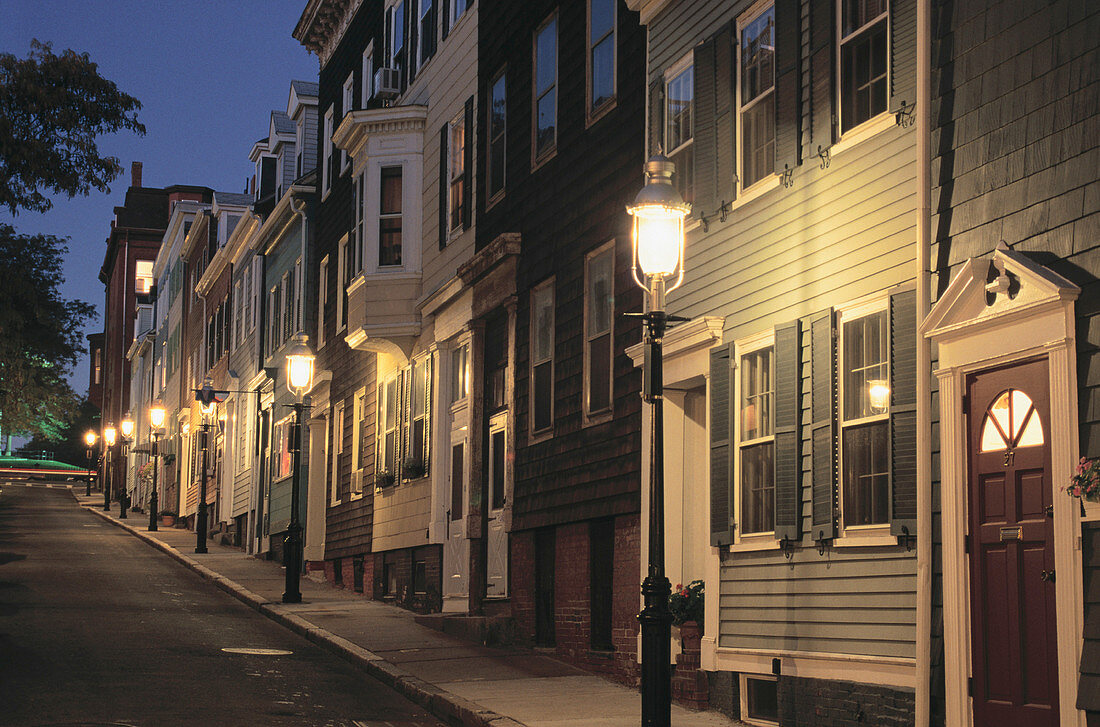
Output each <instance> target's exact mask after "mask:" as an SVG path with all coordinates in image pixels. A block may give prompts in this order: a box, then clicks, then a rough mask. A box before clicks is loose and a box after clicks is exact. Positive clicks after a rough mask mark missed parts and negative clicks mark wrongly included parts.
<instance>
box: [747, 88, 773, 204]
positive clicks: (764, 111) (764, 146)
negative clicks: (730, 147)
mask: <svg viewBox="0 0 1100 727" xmlns="http://www.w3.org/2000/svg"><path fill="white" fill-rule="evenodd" d="M744 120H745V128H744V131H743V132H742V136H741V142H742V145H743V148H742V150H741V158H742V159H743V160H744V180H743V181H742V186H744V187H751V186H752V185H754V184H756V183H757V182H759V181H760V180H761V179H763V178H764V177H767V176H769V175H770V174H771V173H772V172H773V171H774V169H775V104H774V103H772V94H771V92H770V91H769V93H768V95H767V96H765V97H763V98H761V99H760V100H759V101H758V102H757V103H756V104H755V105H754V106H753V107H752V108H751V109H749V110H748V111H746V112H745V114H744Z"/></svg>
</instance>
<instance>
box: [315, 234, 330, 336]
mask: <svg viewBox="0 0 1100 727" xmlns="http://www.w3.org/2000/svg"><path fill="white" fill-rule="evenodd" d="M326 305H328V255H325V256H324V257H323V258H321V263H320V265H318V266H317V350H318V351H320V350H321V349H322V348H324V347H325V306H326Z"/></svg>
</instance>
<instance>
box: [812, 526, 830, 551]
mask: <svg viewBox="0 0 1100 727" xmlns="http://www.w3.org/2000/svg"><path fill="white" fill-rule="evenodd" d="M827 540H828V538H826V537H825V531H824V530H819V531H818V532H817V540H816V541H815V542H816V543H817V554H818V555H825V541H827Z"/></svg>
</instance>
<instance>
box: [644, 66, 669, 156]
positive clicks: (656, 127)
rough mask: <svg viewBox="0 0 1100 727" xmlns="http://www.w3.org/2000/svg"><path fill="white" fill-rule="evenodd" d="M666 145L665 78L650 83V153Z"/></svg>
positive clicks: (654, 152) (650, 154)
mask: <svg viewBox="0 0 1100 727" xmlns="http://www.w3.org/2000/svg"><path fill="white" fill-rule="evenodd" d="M664 146H665V79H664V78H663V77H661V78H658V79H657V80H656V81H654V82H653V83H651V84H649V154H648V155H647V156H653V155H654V154H656V153H657V150H658V149H662V150H663V149H664Z"/></svg>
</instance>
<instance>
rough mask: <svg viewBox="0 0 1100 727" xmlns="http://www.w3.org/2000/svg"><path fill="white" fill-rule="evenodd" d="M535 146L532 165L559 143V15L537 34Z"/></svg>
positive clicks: (551, 19) (535, 51)
mask: <svg viewBox="0 0 1100 727" xmlns="http://www.w3.org/2000/svg"><path fill="white" fill-rule="evenodd" d="M534 54H535V63H534V84H533V86H534V89H535V93H534V106H535V109H534V111H535V114H534V122H535V124H534V126H535V128H534V130H533V132H532V133H533V136H534V144H533V145H532V147H533V151H534V153H533V159H532V163H533V164H537V163H538V162H539V161H541V160H542V159H543V158H545V157H546V156H549V155H550V154H551V153H552V152H553V151H554V149H555V148H556V146H557V143H558V16H557V15H556V14H554V15H551V16H550V17H549V18H548V19H547V20H546V21H545V22H544V23H543V24H542V25H540V26H539V29H538V30H537V31H535V48H534Z"/></svg>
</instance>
